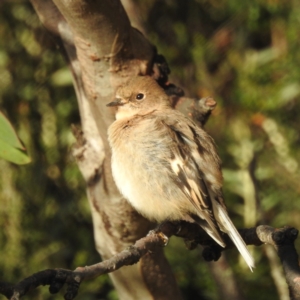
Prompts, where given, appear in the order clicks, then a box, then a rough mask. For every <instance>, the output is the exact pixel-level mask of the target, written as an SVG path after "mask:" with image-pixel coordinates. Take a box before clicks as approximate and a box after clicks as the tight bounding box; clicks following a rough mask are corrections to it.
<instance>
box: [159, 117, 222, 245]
mask: <svg viewBox="0 0 300 300" xmlns="http://www.w3.org/2000/svg"><path fill="white" fill-rule="evenodd" d="M168 121H169V122H168ZM173 121H174V120H172V119H171V120H170V119H168V118H166V119H165V120H164V121H163V123H164V125H165V128H166V129H167V131H168V134H169V135H170V136H171V137H172V142H171V145H172V146H171V149H172V151H171V161H170V167H171V170H172V171H173V174H174V177H173V179H174V181H175V183H176V184H177V186H178V187H179V188H180V189H181V190H182V192H183V193H184V194H185V195H186V197H187V199H188V200H189V201H190V203H191V204H192V205H193V207H194V211H195V212H196V214H197V218H196V221H197V222H198V223H199V225H200V226H201V227H202V228H203V229H204V230H205V231H206V232H207V233H208V234H209V235H210V236H211V237H212V238H213V239H214V240H215V241H216V242H217V243H218V244H220V245H221V246H222V247H225V243H224V241H223V239H222V237H221V236H220V231H219V227H218V225H217V223H216V220H215V218H214V215H213V206H212V199H211V192H210V191H209V190H210V189H211V185H212V184H213V182H214V181H215V180H216V178H214V174H209V175H208V176H207V174H204V173H203V170H202V168H201V167H202V166H203V167H204V169H208V170H209V169H214V171H216V170H215V169H216V168H217V171H216V173H217V174H218V172H220V167H219V161H218V158H217V156H216V154H215V150H214V149H213V151H214V153H208V151H209V150H212V149H210V148H211V147H213V145H212V146H211V145H210V146H209V147H208V146H207V145H203V144H200V139H199V138H200V137H199V136H197V132H196V131H195V130H194V128H195V127H194V126H195V125H194V123H192V122H187V120H186V119H184V120H182V121H183V122H180V121H179V120H177V121H176V122H173ZM201 133H202V132H201ZM204 134H205V133H204ZM205 137H206V136H205ZM209 139H210V138H209ZM210 142H211V139H210V140H209V141H208V143H210ZM205 143H206V142H205ZM212 156H213V157H215V158H213V159H212ZM212 160H214V161H213V162H212ZM211 164H213V165H211ZM210 173H212V172H210ZM209 177H212V180H211V182H209V181H208V178H209ZM219 177H220V179H221V175H219ZM219 184H221V183H219Z"/></svg>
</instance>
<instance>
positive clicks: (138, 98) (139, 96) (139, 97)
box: [135, 94, 144, 100]
mask: <svg viewBox="0 0 300 300" xmlns="http://www.w3.org/2000/svg"><path fill="white" fill-rule="evenodd" d="M135 99H137V100H142V99H144V94H137V95H136V97H135Z"/></svg>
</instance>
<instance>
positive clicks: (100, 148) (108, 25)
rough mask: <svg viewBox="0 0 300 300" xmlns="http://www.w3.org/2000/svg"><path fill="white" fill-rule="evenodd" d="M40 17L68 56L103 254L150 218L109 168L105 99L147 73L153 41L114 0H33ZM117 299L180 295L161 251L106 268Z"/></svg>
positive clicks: (80, 155)
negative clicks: (134, 205) (122, 190)
mask: <svg viewBox="0 0 300 300" xmlns="http://www.w3.org/2000/svg"><path fill="white" fill-rule="evenodd" d="M31 2H32V4H33V6H34V8H35V10H36V12H37V13H38V15H39V18H40V20H41V22H42V23H43V24H44V25H45V27H46V28H47V29H48V30H49V31H50V32H51V33H52V34H53V35H54V36H55V38H56V39H57V42H58V44H60V45H61V46H63V47H61V51H62V52H63V53H64V54H65V55H66V57H67V58H68V61H69V64H70V68H71V71H72V74H73V79H74V87H75V90H76V94H77V99H78V105H79V110H80V115H81V124H82V131H83V136H80V134H78V132H77V134H78V143H77V145H76V147H75V149H74V155H75V157H76V159H77V162H78V166H79V168H80V170H81V172H82V174H83V176H84V178H85V180H86V183H87V195H88V199H89V203H90V207H91V211H92V218H93V224H94V236H95V243H96V247H97V250H98V252H99V253H100V255H101V256H102V258H103V259H107V258H109V257H111V256H112V255H114V254H116V253H117V252H120V251H121V250H123V249H124V248H126V247H127V246H129V245H131V244H133V243H134V242H135V241H136V240H137V239H139V238H141V237H142V236H145V235H146V234H147V232H148V231H149V230H150V229H151V228H153V224H151V223H150V222H149V221H147V220H145V219H144V218H143V217H141V216H140V215H138V214H137V213H136V212H135V211H134V210H133V209H132V207H131V206H130V205H129V204H128V203H127V201H125V200H124V199H123V198H122V196H121V195H120V194H119V192H118V190H117V188H116V186H115V184H114V181H113V178H112V174H111V168H110V155H111V154H110V148H109V145H108V142H107V133H106V132H107V128H108V126H109V125H110V124H111V123H112V122H113V120H114V113H113V112H112V111H111V110H110V109H108V108H107V107H106V106H105V105H106V104H107V103H108V102H110V101H111V100H112V99H113V96H114V90H115V88H116V87H118V86H119V85H120V84H122V83H123V82H124V81H125V80H127V79H128V78H129V77H130V76H132V75H138V74H141V75H145V74H148V75H151V73H152V63H153V57H154V54H155V49H154V47H153V46H152V45H151V44H150V43H149V42H148V41H147V40H146V39H145V38H144V36H143V35H142V34H141V33H140V32H139V31H137V30H136V29H134V28H132V27H131V26H130V22H129V19H128V17H127V15H126V13H125V11H124V9H123V7H122V5H121V3H120V1H119V0H101V1H92V0H90V1H83V0H74V1H67V0H54V1H51V0H31ZM110 277H111V279H112V281H113V283H114V285H115V287H116V289H117V291H118V294H119V298H120V299H143V300H146V299H174V300H176V299H181V295H180V292H179V289H178V287H177V285H176V282H175V278H174V276H173V274H172V271H171V269H170V266H169V264H168V262H167V261H166V259H165V257H164V254H163V250H161V251H159V252H156V253H152V254H151V255H146V256H145V257H143V258H142V259H141V260H140V262H139V263H137V264H136V265H134V266H127V267H123V268H121V269H120V270H118V271H116V272H113V273H110Z"/></svg>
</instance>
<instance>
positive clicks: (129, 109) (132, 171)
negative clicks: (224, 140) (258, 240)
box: [107, 76, 254, 271]
mask: <svg viewBox="0 0 300 300" xmlns="http://www.w3.org/2000/svg"><path fill="white" fill-rule="evenodd" d="M107 106H108V107H116V108H117V111H116V116H115V118H116V119H115V121H114V122H113V123H112V124H111V125H110V126H109V128H108V141H109V144H110V147H111V152H112V157H111V168H112V174H113V178H114V181H115V183H116V185H117V187H118V189H119V191H120V192H121V194H122V195H123V196H124V198H126V199H127V200H128V201H129V203H130V204H131V205H132V206H133V207H134V208H135V209H136V211H138V212H139V213H140V214H142V215H143V216H144V217H146V218H147V219H149V220H151V221H155V222H158V223H162V222H164V221H178V220H186V219H187V218H189V219H192V220H193V221H194V222H196V223H197V224H199V225H200V226H201V227H202V228H203V229H204V230H205V231H206V232H207V234H208V235H209V236H210V237H211V238H212V239H214V240H215V241H216V242H217V243H218V244H219V245H220V246H222V247H225V246H226V244H225V242H224V240H223V238H222V235H221V232H225V233H226V234H228V236H229V237H230V238H231V240H232V241H233V243H234V244H235V246H236V247H237V249H238V250H239V252H240V253H241V255H242V257H243V258H244V260H245V261H246V263H247V265H248V266H249V268H250V270H251V271H252V269H253V268H254V259H253V257H252V256H251V254H250V253H249V251H248V249H247V247H246V244H245V242H244V240H243V239H242V237H241V236H240V234H239V232H238V231H237V229H236V228H235V226H234V224H233V223H232V221H231V219H230V217H229V215H228V212H227V208H226V206H225V203H224V197H223V193H222V185H223V176H222V171H221V160H220V158H219V156H218V154H217V150H216V146H215V143H214V141H213V139H212V137H211V136H210V135H209V134H208V133H207V132H206V131H205V130H204V129H203V128H200V127H198V126H197V125H196V124H195V123H194V122H193V121H192V120H191V119H190V118H188V117H187V116H185V115H184V114H182V113H181V112H179V111H177V110H176V109H174V108H173V107H172V106H171V103H170V100H169V97H168V96H167V94H166V93H165V92H164V90H163V88H162V87H161V86H160V85H159V84H158V83H157V82H156V81H155V80H154V79H153V78H151V77H150V76H135V77H132V78H131V79H129V81H128V82H127V83H126V84H125V85H123V86H120V87H119V88H117V90H116V97H115V99H114V100H113V101H112V102H110V103H108V104H107Z"/></svg>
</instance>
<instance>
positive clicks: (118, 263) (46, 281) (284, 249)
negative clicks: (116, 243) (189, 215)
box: [0, 221, 300, 300]
mask: <svg viewBox="0 0 300 300" xmlns="http://www.w3.org/2000/svg"><path fill="white" fill-rule="evenodd" d="M239 233H240V234H241V236H242V237H243V239H244V240H245V242H246V244H247V245H255V246H260V245H262V244H270V245H272V246H274V247H275V249H276V251H277V253H278V256H279V258H280V260H281V262H282V264H283V268H284V272H285V275H286V279H287V283H288V286H289V290H290V295H291V299H292V300H298V299H300V285H299V282H300V268H299V265H298V254H297V252H296V249H295V246H294V242H295V240H296V238H297V236H298V230H297V229H295V228H292V227H288V226H287V227H284V228H279V229H276V228H273V227H270V226H266V225H260V226H258V227H253V228H249V229H240V230H239ZM173 235H175V236H178V237H182V238H184V239H185V240H186V241H187V242H188V245H189V246H191V245H196V244H200V245H202V246H204V249H203V253H202V255H203V257H204V259H205V260H207V261H211V260H218V258H219V257H220V255H219V257H217V256H218V254H221V252H222V251H225V250H226V249H229V248H233V247H234V245H233V243H232V242H231V240H230V239H229V238H228V237H227V236H226V235H225V234H224V238H225V240H226V243H227V246H226V248H221V247H220V246H219V245H217V244H216V243H215V242H214V241H213V240H212V239H211V238H210V237H209V236H208V235H207V234H206V232H205V231H204V230H203V229H202V228H200V227H199V226H198V225H197V224H193V223H188V222H185V221H181V222H165V223H163V224H161V225H160V226H159V227H158V228H156V229H155V230H153V231H151V232H150V233H149V234H148V235H147V236H146V237H143V238H141V239H139V240H138V241H137V242H136V243H135V244H134V245H133V246H130V247H128V248H127V249H125V250H123V251H121V252H120V253H118V254H116V255H114V256H113V257H111V258H110V259H107V260H104V261H102V262H100V263H97V264H94V265H91V266H86V267H78V268H77V269H75V270H74V271H71V270H65V269H48V270H44V271H41V272H38V273H35V274H33V275H31V276H30V277H28V278H26V279H24V280H22V281H20V282H19V283H18V284H16V285H13V284H10V283H6V282H0V293H1V294H3V295H5V296H6V297H7V298H8V299H11V300H18V299H20V298H21V297H22V296H24V295H26V294H27V293H28V292H29V291H31V290H32V289H35V288H37V287H38V286H40V285H49V286H50V287H49V291H50V293H52V294H54V293H57V292H58V291H59V290H60V289H61V288H62V286H63V285H64V284H66V285H67V286H68V287H67V292H66V294H65V296H64V298H65V299H67V300H71V299H74V298H75V297H76V295H77V293H78V289H79V286H80V283H81V282H82V281H84V280H88V279H93V278H95V277H98V276H100V275H102V274H107V273H110V272H114V271H116V270H118V269H119V268H121V267H123V266H128V265H133V264H136V263H137V262H138V261H139V260H140V259H141V258H142V257H143V256H149V255H153V254H154V253H155V252H156V251H158V250H159V249H161V248H162V247H164V246H165V245H166V244H167V242H168V239H169V238H170V237H171V236H173ZM193 248H194V247H190V249H193Z"/></svg>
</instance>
